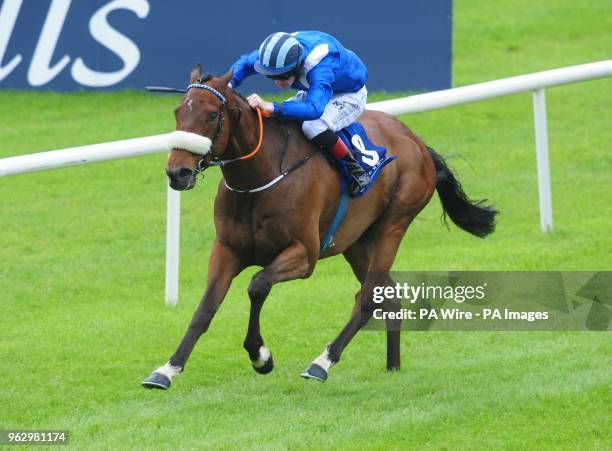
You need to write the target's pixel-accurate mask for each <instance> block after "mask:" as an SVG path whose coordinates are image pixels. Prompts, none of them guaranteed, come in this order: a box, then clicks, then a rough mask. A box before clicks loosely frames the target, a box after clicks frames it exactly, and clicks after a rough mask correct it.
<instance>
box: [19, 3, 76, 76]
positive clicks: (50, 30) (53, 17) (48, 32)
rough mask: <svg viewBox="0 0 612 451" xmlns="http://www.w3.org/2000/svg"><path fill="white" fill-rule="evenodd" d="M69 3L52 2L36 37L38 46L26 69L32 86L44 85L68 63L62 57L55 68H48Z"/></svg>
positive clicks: (67, 58) (66, 56)
mask: <svg viewBox="0 0 612 451" xmlns="http://www.w3.org/2000/svg"><path fill="white" fill-rule="evenodd" d="M71 1H72V0H53V2H52V3H51V7H50V8H49V13H48V14H47V18H46V20H45V24H44V25H43V29H42V32H41V33H40V36H39V37H38V44H37V45H36V50H34V56H33V57H32V62H31V63H30V68H29V69H28V83H30V84H31V85H32V86H42V85H46V84H47V83H49V82H50V81H51V80H53V79H54V78H55V77H56V76H57V74H59V73H60V72H61V71H62V69H63V68H64V67H66V65H67V64H68V63H69V62H70V57H69V56H68V55H64V56H63V57H62V59H61V60H60V61H59V62H58V63H57V64H55V66H53V67H49V64H51V57H52V56H53V51H54V50H55V47H56V46H57V41H58V39H59V36H60V33H61V32H62V28H63V27H64V21H65V20H66V15H67V14H68V9H69V8H70V3H71Z"/></svg>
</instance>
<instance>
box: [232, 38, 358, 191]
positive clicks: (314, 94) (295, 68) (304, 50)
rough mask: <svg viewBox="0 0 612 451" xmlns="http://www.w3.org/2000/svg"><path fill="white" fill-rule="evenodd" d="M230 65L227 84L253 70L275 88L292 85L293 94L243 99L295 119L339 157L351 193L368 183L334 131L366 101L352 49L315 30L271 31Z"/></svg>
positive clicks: (352, 119) (312, 138) (350, 119)
mask: <svg viewBox="0 0 612 451" xmlns="http://www.w3.org/2000/svg"><path fill="white" fill-rule="evenodd" d="M233 70H234V74H233V78H232V81H231V82H230V87H233V88H236V87H238V86H239V85H240V83H242V81H243V80H244V79H245V78H246V77H248V76H250V75H253V74H255V73H256V72H257V73H259V74H262V75H265V76H266V77H268V78H270V79H272V80H274V84H275V85H276V87H277V88H280V89H288V88H290V87H291V88H294V89H297V90H298V92H297V94H296V95H295V96H293V97H291V98H289V99H287V100H286V101H284V102H282V103H280V104H279V103H277V102H266V101H265V100H263V99H262V98H261V97H259V96H258V95H257V94H252V95H251V96H249V97H248V98H247V100H248V102H249V104H250V105H251V107H253V108H256V107H259V108H261V109H262V110H263V111H265V112H268V113H270V114H272V115H274V116H279V117H283V118H287V119H293V120H296V121H301V122H302V131H303V132H304V135H306V137H307V138H308V139H309V140H310V141H311V142H312V143H314V144H315V145H316V146H317V147H319V148H321V149H323V150H324V151H326V152H329V153H331V154H332V155H333V156H334V157H335V158H337V159H340V160H343V161H345V162H346V165H347V169H348V172H349V174H350V176H351V179H352V180H351V183H350V192H351V195H356V194H358V193H359V192H360V190H362V189H363V188H365V187H366V186H367V185H368V184H369V183H370V177H368V175H367V174H366V173H365V171H364V170H363V168H362V167H361V165H360V164H359V163H358V162H357V160H355V157H354V156H353V154H352V153H351V151H350V150H349V149H348V148H347V146H346V145H345V144H344V142H343V141H342V140H341V139H340V138H338V136H337V135H336V132H338V131H340V130H342V129H343V128H344V127H347V126H349V125H350V124H351V123H353V122H355V121H356V120H357V118H358V117H359V116H360V115H361V113H363V111H364V109H365V105H366V99H367V95H368V92H367V90H366V87H365V82H366V79H367V77H368V71H367V69H366V67H365V65H364V64H363V62H362V61H361V60H360V59H359V57H358V56H357V55H355V53H353V52H352V51H350V50H347V49H345V48H344V47H343V46H342V44H340V43H339V42H338V41H337V40H336V39H335V38H334V37H333V36H330V35H328V34H326V33H322V32H319V31H299V32H296V33H292V34H288V33H273V34H271V35H270V36H268V37H267V38H266V39H265V40H264V41H263V43H262V44H261V46H260V47H259V49H257V50H253V51H252V52H251V53H247V54H245V55H243V56H241V57H240V58H239V59H238V61H236V62H235V63H234V65H233Z"/></svg>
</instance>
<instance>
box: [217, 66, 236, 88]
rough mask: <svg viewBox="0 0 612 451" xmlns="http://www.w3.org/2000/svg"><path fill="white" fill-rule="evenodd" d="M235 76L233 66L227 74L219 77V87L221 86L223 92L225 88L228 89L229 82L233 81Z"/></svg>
mask: <svg viewBox="0 0 612 451" xmlns="http://www.w3.org/2000/svg"><path fill="white" fill-rule="evenodd" d="M233 76H234V69H233V68H231V69H230V70H229V72H228V73H227V74H225V75H222V76H221V77H220V78H219V87H220V88H221V90H222V91H223V92H225V90H226V89H227V85H228V84H229V82H230V81H232V77H233Z"/></svg>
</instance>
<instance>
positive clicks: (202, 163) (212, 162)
mask: <svg viewBox="0 0 612 451" xmlns="http://www.w3.org/2000/svg"><path fill="white" fill-rule="evenodd" d="M190 89H204V90H206V91H209V92H211V93H212V94H214V95H215V96H216V97H217V98H218V99H219V100H220V101H221V112H220V113H219V120H218V121H217V128H216V130H215V134H214V135H213V137H212V139H211V141H210V142H211V144H210V150H209V151H208V152H206V154H205V155H202V158H201V159H200V160H199V161H198V163H197V165H196V168H195V170H194V172H195V176H198V175H199V174H202V173H203V172H204V171H205V170H206V169H207V168H209V167H211V166H219V167H225V166H227V165H229V164H231V163H234V162H237V161H241V160H248V159H249V158H252V157H254V156H255V155H256V154H257V152H259V150H260V149H261V145H262V142H263V119H262V111H261V109H260V108H256V111H257V117H258V121H259V140H258V143H257V146H256V147H255V149H254V150H253V151H252V152H250V153H248V154H247V155H243V156H241V157H237V158H232V159H229V160H222V159H220V158H218V157H213V158H212V159H207V155H208V154H209V153H212V150H213V147H214V145H215V143H216V142H217V140H218V139H219V136H221V132H222V131H223V125H224V123H225V110H226V108H227V100H226V98H225V96H224V95H223V94H221V93H220V92H219V91H217V90H216V89H215V88H213V87H212V86H209V85H206V84H203V83H201V82H200V80H198V82H197V83H191V84H190V85H188V86H187V89H175V88H165V87H147V90H148V91H154V92H183V93H187V92H188V91H189V90H190ZM288 137H289V135H287V139H286V140H285V148H284V149H283V155H284V154H285V153H286V150H287V147H288V145H289V139H288ZM311 157H312V154H310V155H307V156H306V157H304V158H303V159H302V160H300V161H298V162H297V163H296V164H294V165H293V166H291V167H290V168H289V169H287V170H286V171H283V172H281V174H280V175H278V176H277V177H276V178H274V179H273V180H271V181H270V182H268V183H266V184H265V185H263V186H260V187H257V188H253V189H249V190H240V189H237V188H232V187H231V186H229V185H228V184H227V182H225V181H224V183H225V186H226V187H227V189H229V190H230V191H233V192H236V193H256V192H259V191H263V190H265V189H268V188H270V187H271V186H273V185H275V184H276V183H278V182H280V181H281V180H282V179H283V178H285V177H286V176H287V175H289V174H290V173H291V172H293V171H294V170H296V169H298V168H299V167H301V166H302V165H303V164H304V163H306V162H307V161H308V160H309V159H310V158H311ZM281 164H282V161H281ZM202 175H203V174H202Z"/></svg>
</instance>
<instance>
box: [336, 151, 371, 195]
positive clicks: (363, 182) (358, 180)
mask: <svg viewBox="0 0 612 451" xmlns="http://www.w3.org/2000/svg"><path fill="white" fill-rule="evenodd" d="M342 160H343V161H345V162H346V168H347V169H348V172H349V174H350V176H351V186H349V192H350V193H351V196H356V195H357V194H359V192H360V191H361V190H362V189H364V188H365V187H366V186H368V185H369V184H370V182H371V181H372V180H370V176H369V175H368V174H366V172H365V171H364V169H363V168H362V167H361V165H360V164H359V163H358V162H357V160H355V157H354V156H353V154H352V153H351V151H350V150H349V151H348V152H347V154H346V155H345V156H344V158H342Z"/></svg>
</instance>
